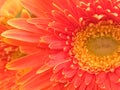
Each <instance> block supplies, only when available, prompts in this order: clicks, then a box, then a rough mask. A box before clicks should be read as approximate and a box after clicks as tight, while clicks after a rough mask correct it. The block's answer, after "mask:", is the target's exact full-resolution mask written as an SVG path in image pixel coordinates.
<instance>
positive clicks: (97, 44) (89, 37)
mask: <svg viewBox="0 0 120 90" xmlns="http://www.w3.org/2000/svg"><path fill="white" fill-rule="evenodd" d="M73 40H74V44H73V49H72V50H73V54H74V56H75V58H76V59H77V60H78V64H79V66H80V68H81V69H83V70H86V71H88V72H92V73H98V72H101V71H104V72H109V71H113V70H114V69H115V68H117V67H119V66H120V25H117V24H114V23H113V22H112V21H101V22H99V23H98V24H92V23H90V24H89V26H87V27H86V28H85V29H84V30H81V31H78V32H77V33H76V35H75V37H73Z"/></svg>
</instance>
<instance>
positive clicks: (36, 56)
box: [6, 51, 47, 70]
mask: <svg viewBox="0 0 120 90" xmlns="http://www.w3.org/2000/svg"><path fill="white" fill-rule="evenodd" d="M43 52H44V53H43ZM46 55H47V51H41V52H37V53H33V54H31V55H28V56H24V57H22V58H19V59H17V60H14V61H11V62H9V63H8V64H7V66H6V67H7V68H8V69H11V70H17V69H24V68H33V67H34V68H35V67H37V66H39V67H40V66H41V65H43V64H44V63H45V62H46V57H47V56H46Z"/></svg>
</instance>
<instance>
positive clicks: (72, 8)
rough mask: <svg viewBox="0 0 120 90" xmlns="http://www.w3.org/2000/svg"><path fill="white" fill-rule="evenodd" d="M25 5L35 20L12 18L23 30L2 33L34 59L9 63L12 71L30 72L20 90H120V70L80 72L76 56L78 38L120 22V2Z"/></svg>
mask: <svg viewBox="0 0 120 90" xmlns="http://www.w3.org/2000/svg"><path fill="white" fill-rule="evenodd" d="M21 2H22V5H23V6H24V7H25V8H27V9H28V10H29V11H31V13H32V14H34V15H35V17H34V18H30V19H26V18H19V19H12V20H10V21H8V23H9V24H10V25H12V26H13V27H15V28H17V29H11V30H9V31H6V32H4V33H2V36H4V37H6V38H7V39H8V40H10V42H17V43H18V44H17V45H18V46H20V47H21V49H22V50H23V51H25V52H29V54H30V55H28V56H25V57H23V58H19V59H16V60H15V61H11V62H9V63H8V64H7V68H8V69H12V70H21V69H28V68H29V69H30V71H29V72H28V73H26V74H25V75H23V76H22V77H21V78H20V79H19V80H18V82H19V85H21V86H20V88H22V89H23V90H28V89H30V90H33V89H35V90H40V89H43V90H56V89H58V90H118V88H120V83H119V78H120V68H119V67H118V68H116V69H115V71H111V72H104V71H101V72H99V73H97V74H96V73H91V72H87V71H86V70H82V69H81V68H80V66H79V65H78V61H77V60H76V58H74V56H73V55H72V54H71V53H72V46H73V38H72V36H73V35H75V34H76V32H77V30H82V29H84V28H85V27H86V26H87V25H89V24H90V23H98V22H99V21H106V20H112V21H113V22H114V23H115V24H119V23H120V22H119V21H120V13H119V12H120V9H119V8H120V7H119V3H120V2H119V1H116V0H106V1H104V0H97V1H96V0H90V1H89V0H81V1H80V0H64V1H63V0H22V1H21ZM8 40H6V42H8ZM11 44H12V43H11ZM32 47H33V49H32ZM28 49H31V50H32V51H34V53H32V52H30V50H28ZM36 49H37V50H36ZM22 50H21V51H22ZM38 51H39V52H38ZM34 70H35V71H34Z"/></svg>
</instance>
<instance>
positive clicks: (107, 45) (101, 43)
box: [86, 37, 118, 56]
mask: <svg viewBox="0 0 120 90" xmlns="http://www.w3.org/2000/svg"><path fill="white" fill-rule="evenodd" d="M86 45H87V49H88V51H89V53H93V54H94V55H96V56H107V55H111V54H113V53H114V52H115V51H116V50H117V49H118V43H117V41H116V40H114V39H113V38H110V37H98V38H91V39H90V40H88V41H87V42H86Z"/></svg>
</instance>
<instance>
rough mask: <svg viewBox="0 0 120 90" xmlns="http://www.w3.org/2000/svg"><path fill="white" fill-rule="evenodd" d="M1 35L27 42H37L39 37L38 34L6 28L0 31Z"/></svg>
mask: <svg viewBox="0 0 120 90" xmlns="http://www.w3.org/2000/svg"><path fill="white" fill-rule="evenodd" d="M2 36H3V37H6V38H9V39H15V40H18V41H23V42H29V43H38V42H39V37H40V36H39V34H34V33H31V32H26V31H23V30H19V29H12V30H7V31H5V32H3V33H2Z"/></svg>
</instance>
